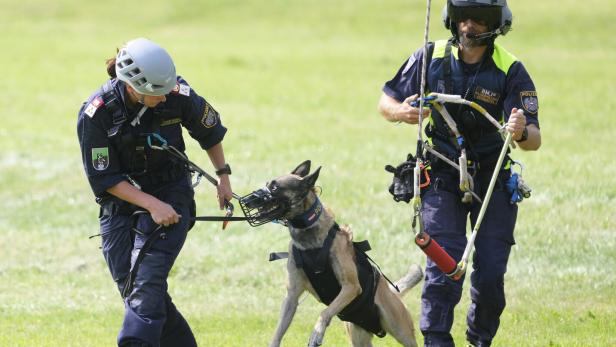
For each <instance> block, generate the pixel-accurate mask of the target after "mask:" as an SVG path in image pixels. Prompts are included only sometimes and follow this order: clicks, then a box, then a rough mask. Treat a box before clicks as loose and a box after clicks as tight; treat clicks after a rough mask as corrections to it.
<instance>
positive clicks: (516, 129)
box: [507, 107, 526, 140]
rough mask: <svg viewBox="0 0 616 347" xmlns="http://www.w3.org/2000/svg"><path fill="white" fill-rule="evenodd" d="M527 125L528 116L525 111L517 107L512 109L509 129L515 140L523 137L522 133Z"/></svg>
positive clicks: (508, 124) (508, 122) (508, 123)
mask: <svg viewBox="0 0 616 347" xmlns="http://www.w3.org/2000/svg"><path fill="white" fill-rule="evenodd" d="M525 127H526V116H525V115H524V111H522V110H519V109H517V108H515V107H514V108H513V109H512V110H511V115H510V116H509V120H508V121H507V131H508V132H510V133H511V136H512V137H513V139H514V140H519V139H520V138H522V133H523V132H524V128H525Z"/></svg>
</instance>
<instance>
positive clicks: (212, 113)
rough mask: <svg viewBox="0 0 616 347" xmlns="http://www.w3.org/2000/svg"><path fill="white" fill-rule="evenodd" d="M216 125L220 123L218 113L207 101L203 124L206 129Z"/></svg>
mask: <svg viewBox="0 0 616 347" xmlns="http://www.w3.org/2000/svg"><path fill="white" fill-rule="evenodd" d="M216 123H218V112H216V110H215V109H214V108H213V107H212V105H210V104H209V103H208V102H207V101H206V102H205V109H204V110H203V116H202V117H201V124H203V126H204V127H206V128H211V127H213V126H214V125H216Z"/></svg>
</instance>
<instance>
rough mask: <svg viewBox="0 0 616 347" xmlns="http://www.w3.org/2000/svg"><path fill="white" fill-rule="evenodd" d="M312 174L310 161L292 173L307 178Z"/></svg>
mask: <svg viewBox="0 0 616 347" xmlns="http://www.w3.org/2000/svg"><path fill="white" fill-rule="evenodd" d="M309 172H310V160H306V161H305V162H303V163H301V164H299V165H298V166H297V167H296V168H295V170H293V171H291V173H292V174H294V175H298V176H299V177H306V175H307V174H308V173H309Z"/></svg>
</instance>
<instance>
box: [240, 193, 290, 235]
mask: <svg viewBox="0 0 616 347" xmlns="http://www.w3.org/2000/svg"><path fill="white" fill-rule="evenodd" d="M239 202H240V207H241V208H242V211H243V212H244V215H245V216H246V218H247V221H248V223H249V224H250V226H253V227H256V226H259V225H263V224H266V223H269V222H272V221H281V219H282V218H283V217H284V215H285V214H286V213H287V212H289V210H290V208H291V204H290V203H289V202H288V201H287V199H285V198H279V197H275V196H273V195H272V192H271V191H270V190H269V189H268V188H267V187H265V188H261V189H259V190H255V191H254V192H252V193H250V194H248V195H245V196H243V197H241V198H240V199H239Z"/></svg>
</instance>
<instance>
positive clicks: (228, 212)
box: [222, 200, 234, 230]
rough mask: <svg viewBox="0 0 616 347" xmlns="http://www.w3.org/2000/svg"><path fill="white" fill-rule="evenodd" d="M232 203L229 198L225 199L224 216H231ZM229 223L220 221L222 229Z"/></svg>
mask: <svg viewBox="0 0 616 347" xmlns="http://www.w3.org/2000/svg"><path fill="white" fill-rule="evenodd" d="M233 210H234V207H233V204H232V203H231V202H230V201H229V200H225V217H233ZM228 224H229V221H228V220H226V221H223V222H222V230H225V229H226V228H227V225H228Z"/></svg>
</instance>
